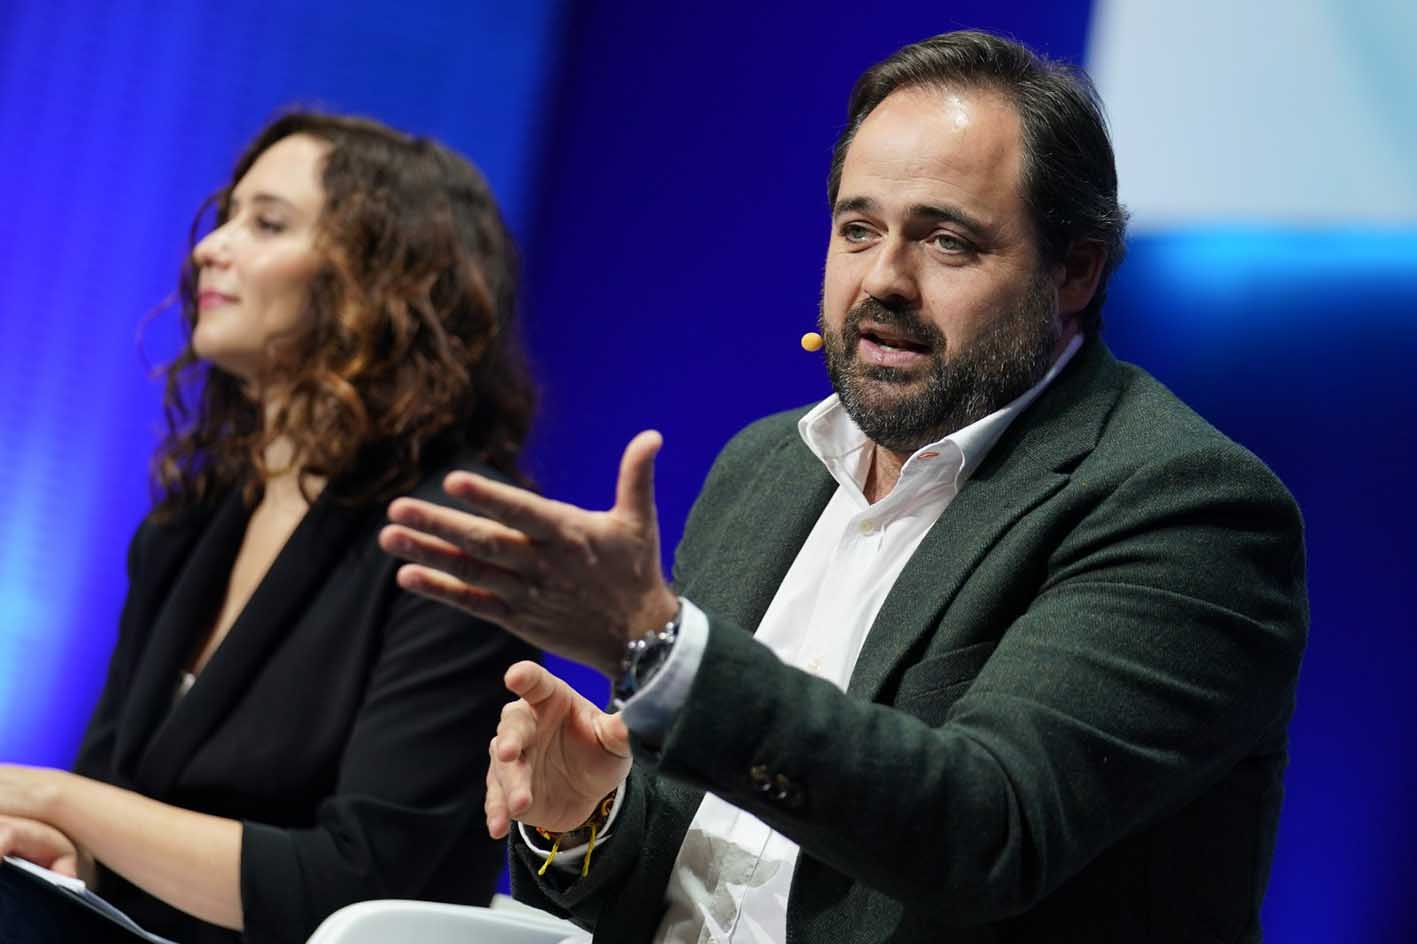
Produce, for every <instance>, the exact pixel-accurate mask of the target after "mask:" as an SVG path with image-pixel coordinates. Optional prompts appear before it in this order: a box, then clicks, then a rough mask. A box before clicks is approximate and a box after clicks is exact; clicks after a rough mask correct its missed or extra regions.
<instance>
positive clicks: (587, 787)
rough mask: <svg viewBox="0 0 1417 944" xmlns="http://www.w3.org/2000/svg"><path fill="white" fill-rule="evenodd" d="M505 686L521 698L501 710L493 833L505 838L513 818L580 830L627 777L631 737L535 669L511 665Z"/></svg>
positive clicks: (492, 767) (491, 786)
mask: <svg viewBox="0 0 1417 944" xmlns="http://www.w3.org/2000/svg"><path fill="white" fill-rule="evenodd" d="M506 683H507V688H508V689H510V690H511V692H512V693H513V694H515V695H519V696H521V697H520V698H519V699H518V700H517V701H514V702H512V703H511V704H509V705H507V707H506V708H504V709H502V722H501V724H499V725H498V726H497V736H496V737H495V738H493V739H492V743H491V745H490V747H489V754H490V755H491V761H490V764H489V765H488V769H487V801H486V813H487V831H488V833H490V834H491V835H492V837H493V838H494V839H501V838H502V837H503V836H505V835H506V834H507V830H508V829H509V828H510V825H511V820H513V819H516V820H520V821H522V822H524V823H527V824H528V825H531V826H539V827H541V828H542V829H547V830H551V831H554V832H565V831H567V830H570V829H575V828H576V827H578V826H580V825H581V823H583V822H585V820H586V819H587V818H588V817H589V816H590V814H591V811H593V810H594V809H595V808H596V805H597V804H599V803H600V801H601V800H602V799H603V798H604V797H605V795H606V794H607V793H609V792H610V791H611V790H614V789H615V788H616V787H617V786H619V785H620V784H621V783H622V782H624V780H625V777H626V776H628V774H629V772H630V740H629V739H630V735H629V732H628V731H626V730H625V724H624V722H622V721H621V720H620V716H619V715H611V714H606V713H605V712H603V711H601V710H600V709H599V708H596V707H595V706H594V705H592V704H591V703H590V702H588V701H586V700H585V699H584V698H582V697H581V696H580V695H578V694H577V693H576V692H575V690H574V689H572V688H571V686H569V685H567V684H566V683H565V682H563V681H561V680H560V679H558V678H557V677H556V676H554V675H552V674H551V673H550V672H548V671H546V670H545V669H543V668H542V667H541V666H539V665H537V664H536V663H535V662H518V663H517V664H516V665H514V666H512V667H511V668H510V669H508V670H507V676H506Z"/></svg>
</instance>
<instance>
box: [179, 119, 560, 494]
mask: <svg viewBox="0 0 1417 944" xmlns="http://www.w3.org/2000/svg"><path fill="white" fill-rule="evenodd" d="M297 134H301V135H310V136H312V137H315V138H317V139H319V140H321V141H324V142H326V143H327V144H328V145H329V152H328V155H327V156H326V157H325V159H324V161H323V163H322V166H321V169H320V176H321V183H322V185H323V190H324V196H325V202H324V209H323V211H322V212H321V214H320V218H319V220H318V223H317V231H316V238H315V248H316V250H317V252H318V253H319V254H320V257H321V266H320V269H319V271H318V273H317V274H316V275H315V277H314V278H313V279H312V281H311V285H310V288H309V290H308V292H307V297H306V299H305V309H306V311H307V312H308V314H309V319H308V323H307V325H306V326H303V327H302V328H300V329H298V330H297V331H295V332H292V333H291V334H289V335H287V336H284V337H280V338H277V339H275V340H273V341H272V342H271V343H270V344H269V345H268V352H269V354H270V357H271V360H272V362H273V364H274V365H275V366H274V368H273V369H274V370H275V372H276V374H277V376H278V377H279V379H280V381H281V384H280V389H281V391H282V395H281V399H280V402H279V403H277V404H276V406H277V409H276V410H274V411H273V412H270V413H269V415H267V414H266V413H264V412H263V410H262V408H261V406H260V405H259V404H257V403H256V402H255V401H254V400H253V399H252V397H251V394H250V392H249V391H247V390H246V389H245V388H244V387H243V384H242V382H241V381H240V380H239V379H238V378H237V377H235V376H233V375H232V374H230V373H228V372H226V371H224V370H221V369H219V368H217V367H215V366H212V365H209V364H206V363H205V362H203V361H202V360H201V358H200V357H198V355H197V353H196V351H195V350H194V348H193V346H192V337H191V331H192V329H193V328H194V327H195V325H196V322H197V297H196V296H197V275H198V266H197V265H196V261H195V259H194V258H193V257H192V255H190V254H189V256H188V258H187V260H186V263H185V264H184V265H183V269H182V277H181V282H180V285H179V290H178V297H179V299H180V301H181V304H182V311H183V316H184V321H185V326H186V328H187V337H186V344H185V346H184V348H183V351H182V353H181V354H180V355H179V356H178V357H177V358H176V359H175V360H174V361H173V362H172V363H170V364H168V365H166V366H165V367H164V368H163V374H164V375H165V378H166V382H167V383H166V388H167V389H166V397H165V401H164V412H165V413H166V418H167V424H168V432H167V436H166V438H165V440H164V441H163V442H162V444H161V445H160V446H159V448H158V450H157V454H156V456H155V457H154V462H153V466H154V478H155V486H156V490H157V492H158V510H159V512H160V513H161V514H168V513H173V512H176V511H179V510H182V509H184V508H187V507H191V506H195V505H201V504H204V503H206V502H208V501H209V500H212V499H214V498H217V497H220V496H221V495H223V494H225V493H227V492H229V491H231V490H233V489H240V490H241V491H242V493H243V495H244V496H245V498H246V499H247V501H248V502H249V501H252V500H254V498H255V496H256V494H257V492H258V490H259V488H260V487H261V485H262V484H263V481H264V479H265V478H266V476H267V475H268V474H270V473H271V472H273V471H275V470H270V469H267V468H266V466H265V459H264V453H265V450H266V448H267V446H268V445H269V444H270V443H271V442H272V441H274V440H275V439H276V438H278V437H285V438H287V439H289V440H290V441H291V442H292V443H293V444H294V446H295V452H296V458H295V464H296V467H297V469H298V471H299V472H300V473H301V475H302V477H303V476H306V475H310V476H319V477H323V478H327V479H329V480H331V486H332V487H335V486H337V488H334V491H335V497H336V499H339V500H345V501H348V502H350V503H358V502H364V501H371V500H382V499H387V498H390V497H392V496H394V495H397V494H399V493H400V492H401V491H403V490H406V489H408V488H410V487H412V486H413V485H414V484H415V483H416V482H417V481H418V480H419V478H421V476H422V474H423V473H424V472H425V471H426V469H427V467H428V466H429V464H430V463H432V462H436V461H439V460H440V459H441V458H443V457H445V456H447V455H450V454H451V453H452V452H453V451H455V450H462V449H465V450H471V451H472V452H473V453H474V454H475V455H476V456H477V457H478V458H479V459H481V460H482V461H484V462H486V463H487V464H488V465H490V466H492V467H493V468H495V469H497V470H499V471H501V472H502V473H503V474H505V475H507V476H509V477H511V478H513V479H517V480H520V481H526V479H525V477H524V476H523V475H522V474H521V471H520V468H519V463H520V457H521V451H522V445H523V443H524V442H525V440H526V437H527V434H528V432H529V429H530V426H531V419H532V413H533V409H534V406H535V390H534V387H533V385H532V381H531V375H530V372H529V371H528V369H527V365H526V362H525V358H524V355H523V353H522V350H521V347H520V344H519V341H518V337H517V331H516V321H515V316H516V296H517V255H516V248H515V246H514V245H513V243H512V239H511V236H510V234H509V233H508V232H507V230H506V227H505V225H504V224H503V221H502V215H501V213H500V211H499V210H498V208H497V204H496V202H495V200H494V199H493V196H492V192H491V190H490V189H489V188H488V186H487V182H486V181H485V180H484V179H483V176H482V174H481V173H480V172H479V171H478V170H477V168H475V167H473V166H472V164H471V163H469V162H468V161H467V160H466V159H464V158H463V157H461V156H460V155H458V154H456V153H454V152H453V151H451V150H449V149H448V148H446V147H444V146H443V145H441V144H439V143H437V142H436V141H432V140H430V139H428V138H419V137H413V136H410V135H406V134H403V133H401V132H399V131H395V130H394V129H392V128H389V127H387V126H386V125H383V124H380V123H379V122H377V121H372V120H369V119H364V118H354V117H346V116H342V115H329V114H321V113H318V112H310V111H297V112H292V113H288V114H285V115H282V116H280V117H279V118H277V119H276V120H275V121H273V122H272V123H270V124H269V125H267V126H266V127H265V128H264V129H263V130H262V131H261V132H260V133H259V134H258V135H257V136H256V139H255V140H254V141H253V142H251V144H250V145H249V146H248V147H247V148H246V150H245V152H244V153H242V155H241V156H240V158H239V159H238V160H237V162H236V167H235V170H234V171H233V172H232V175H231V181H230V183H229V184H227V186H226V187H224V188H223V189H222V190H220V191H219V192H218V193H216V194H215V195H214V196H213V198H212V199H211V200H209V201H208V206H210V204H212V203H214V204H215V205H216V210H217V215H216V218H217V223H218V225H220V224H221V223H223V222H225V221H226V219H227V216H228V214H229V212H230V203H231V192H232V189H233V188H234V187H235V186H236V184H237V183H238V182H239V181H240V180H241V178H242V177H244V176H245V174H246V172H247V171H248V170H250V169H251V166H252V165H253V164H254V163H255V162H256V160H257V158H259V157H260V156H261V155H262V154H263V153H265V151H266V149H267V148H269V147H270V146H271V145H273V144H275V143H276V142H277V141H281V140H283V139H285V138H287V137H289V136H291V135H297ZM203 216H204V214H203V212H200V211H199V213H198V216H197V221H196V222H194V223H193V233H192V238H193V243H194V244H195V242H196V236H197V234H198V232H199V223H200V221H201V220H202V218H203ZM193 381H196V383H197V385H198V389H197V390H196V391H195V393H193V392H189V391H190V388H191V387H192V385H193Z"/></svg>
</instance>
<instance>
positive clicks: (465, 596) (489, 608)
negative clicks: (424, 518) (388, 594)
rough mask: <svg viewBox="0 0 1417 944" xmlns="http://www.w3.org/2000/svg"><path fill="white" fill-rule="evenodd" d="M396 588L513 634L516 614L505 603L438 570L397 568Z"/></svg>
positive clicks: (418, 565) (411, 567) (414, 567)
mask: <svg viewBox="0 0 1417 944" xmlns="http://www.w3.org/2000/svg"><path fill="white" fill-rule="evenodd" d="M397 580H398V585H399V586H400V587H402V588H403V589H405V590H407V591H409V592H410V593H416V594H418V595H419V596H424V597H428V599H430V600H437V601H438V602H439V603H446V604H448V605H449V606H455V607H457V608H458V609H460V610H464V611H466V612H468V613H471V614H472V615H473V616H477V617H480V618H482V619H485V620H489V621H491V622H493V623H496V624H497V625H499V626H501V627H503V628H504V629H507V630H510V631H511V632H513V633H515V632H516V630H515V628H514V627H513V626H512V625H511V619H512V617H513V616H514V615H515V614H514V612H513V610H512V609H511V608H510V607H508V606H507V604H506V603H505V602H504V601H502V600H500V599H498V598H497V597H496V596H494V595H493V594H491V593H488V592H487V591H485V590H480V589H478V588H477V587H470V586H468V585H467V584H465V583H463V582H462V581H461V580H458V579H457V578H456V577H452V576H449V575H448V574H445V573H443V572H442V571H440V570H434V569H432V568H430V567H424V566H422V565H420V564H404V565H403V566H402V567H400V568H399V569H398V575H397Z"/></svg>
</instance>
